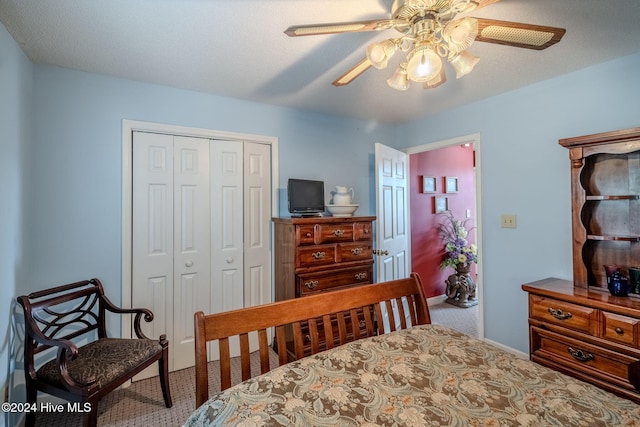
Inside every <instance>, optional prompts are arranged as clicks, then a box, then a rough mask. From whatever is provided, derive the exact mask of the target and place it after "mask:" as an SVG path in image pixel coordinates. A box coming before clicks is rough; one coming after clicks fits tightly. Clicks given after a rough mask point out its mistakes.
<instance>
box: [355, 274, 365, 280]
mask: <svg viewBox="0 0 640 427" xmlns="http://www.w3.org/2000/svg"><path fill="white" fill-rule="evenodd" d="M355 278H356V280H365V279H366V278H367V273H356V274H355Z"/></svg>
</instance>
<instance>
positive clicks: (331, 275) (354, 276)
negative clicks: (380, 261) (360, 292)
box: [296, 265, 373, 297]
mask: <svg viewBox="0 0 640 427" xmlns="http://www.w3.org/2000/svg"><path fill="white" fill-rule="evenodd" d="M372 279H373V268H372V267H371V265H367V266H363V267H356V268H344V269H340V270H337V271H335V272H331V271H329V272H327V271H323V272H322V273H308V274H299V275H298V276H297V289H296V297H301V296H304V295H311V294H314V293H317V292H321V291H328V290H334V289H336V288H341V287H344V286H351V285H361V284H364V283H373V282H372Z"/></svg>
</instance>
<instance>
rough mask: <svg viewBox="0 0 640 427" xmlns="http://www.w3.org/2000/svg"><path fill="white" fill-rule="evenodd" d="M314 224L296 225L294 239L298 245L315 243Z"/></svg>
mask: <svg viewBox="0 0 640 427" xmlns="http://www.w3.org/2000/svg"><path fill="white" fill-rule="evenodd" d="M314 236H315V226H313V225H296V241H297V243H298V244H299V245H313V244H314V243H315V240H314Z"/></svg>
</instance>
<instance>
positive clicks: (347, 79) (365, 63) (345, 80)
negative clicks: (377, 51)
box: [332, 58, 371, 86]
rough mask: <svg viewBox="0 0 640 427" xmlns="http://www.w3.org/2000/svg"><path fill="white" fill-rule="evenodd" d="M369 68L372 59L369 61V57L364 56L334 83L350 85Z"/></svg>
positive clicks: (336, 84)
mask: <svg viewBox="0 0 640 427" xmlns="http://www.w3.org/2000/svg"><path fill="white" fill-rule="evenodd" d="M369 68H371V61H369V58H364V59H363V60H362V61H360V62H358V63H357V64H356V65H354V66H353V67H351V69H350V70H349V71H347V72H346V73H344V74H343V75H341V76H340V77H338V78H337V79H336V80H335V81H334V82H333V83H332V84H333V85H334V86H344V85H348V84H349V83H351V82H352V81H354V80H355V79H356V78H357V77H358V76H360V75H361V74H362V73H364V72H365V71H367V70H368V69H369Z"/></svg>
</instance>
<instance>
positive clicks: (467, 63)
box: [449, 50, 480, 79]
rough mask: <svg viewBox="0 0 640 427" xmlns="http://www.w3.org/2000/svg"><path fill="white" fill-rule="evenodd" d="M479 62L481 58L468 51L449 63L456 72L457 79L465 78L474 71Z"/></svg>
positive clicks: (453, 58)
mask: <svg viewBox="0 0 640 427" xmlns="http://www.w3.org/2000/svg"><path fill="white" fill-rule="evenodd" d="M478 61H480V58H478V57H477V56H475V55H472V54H470V53H469V52H467V51H466V50H463V51H462V52H460V53H459V54H457V55H456V56H454V57H452V58H450V59H449V63H450V64H451V66H452V67H453V69H454V70H456V79H459V78H461V77H464V76H466V75H467V74H469V73H470V72H471V71H473V68H474V67H475V66H476V64H477V63H478Z"/></svg>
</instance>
